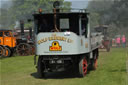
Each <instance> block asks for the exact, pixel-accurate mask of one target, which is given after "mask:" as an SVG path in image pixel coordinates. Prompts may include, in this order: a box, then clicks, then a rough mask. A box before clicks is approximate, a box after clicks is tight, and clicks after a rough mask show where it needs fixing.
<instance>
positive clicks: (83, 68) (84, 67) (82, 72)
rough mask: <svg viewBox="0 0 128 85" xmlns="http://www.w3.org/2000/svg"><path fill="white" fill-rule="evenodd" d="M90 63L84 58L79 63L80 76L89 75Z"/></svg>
mask: <svg viewBox="0 0 128 85" xmlns="http://www.w3.org/2000/svg"><path fill="white" fill-rule="evenodd" d="M87 68H88V63H87V60H86V58H85V57H84V58H82V59H81V60H80V62H79V76H80V77H84V76H85V75H86V74H87V71H88V69H87Z"/></svg>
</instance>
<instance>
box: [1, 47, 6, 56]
mask: <svg viewBox="0 0 128 85" xmlns="http://www.w3.org/2000/svg"><path fill="white" fill-rule="evenodd" d="M4 52H5V50H4V49H3V47H2V46H0V58H2V57H3V55H4Z"/></svg>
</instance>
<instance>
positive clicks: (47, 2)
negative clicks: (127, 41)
mask: <svg viewBox="0 0 128 85" xmlns="http://www.w3.org/2000/svg"><path fill="white" fill-rule="evenodd" d="M54 1H56V0H12V6H11V7H10V8H8V9H7V10H8V11H6V12H5V13H6V14H8V15H7V16H10V19H9V18H7V16H3V15H4V14H3V15H2V16H1V17H2V18H4V17H5V18H6V19H1V20H3V23H5V24H7V23H8V22H6V20H8V21H10V22H11V23H9V25H13V24H15V22H16V21H20V20H24V21H25V23H27V19H32V14H33V13H34V12H35V11H38V9H39V8H42V9H43V12H45V11H46V10H47V12H50V11H52V8H53V2H54ZM59 1H60V2H62V3H63V4H64V5H63V6H64V7H66V8H70V6H71V3H69V2H64V0H59ZM1 12H2V13H3V12H4V11H1ZM3 23H2V22H1V23H0V24H3ZM30 25H32V24H30V23H27V25H25V26H30Z"/></svg>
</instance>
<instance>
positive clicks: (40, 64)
mask: <svg viewBox="0 0 128 85" xmlns="http://www.w3.org/2000/svg"><path fill="white" fill-rule="evenodd" d="M44 70H45V66H44V63H43V57H42V56H39V58H38V64H37V73H38V76H39V78H43V77H45V73H44Z"/></svg>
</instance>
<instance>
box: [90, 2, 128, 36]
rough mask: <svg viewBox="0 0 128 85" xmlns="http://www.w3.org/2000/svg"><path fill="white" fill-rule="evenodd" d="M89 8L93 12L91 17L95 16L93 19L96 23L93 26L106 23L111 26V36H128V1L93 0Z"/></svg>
mask: <svg viewBox="0 0 128 85" xmlns="http://www.w3.org/2000/svg"><path fill="white" fill-rule="evenodd" d="M88 9H89V11H90V12H91V13H92V15H91V17H93V18H95V19H92V21H91V22H92V23H96V24H94V25H93V26H92V27H94V26H95V25H103V24H105V25H109V26H110V32H111V33H110V35H111V36H113V35H117V34H121V35H122V34H125V35H127V36H128V34H127V33H126V32H127V31H128V17H127V15H128V11H127V9H128V2H127V1H126V0H102V1H99V0H93V1H90V2H89V5H88ZM95 14H96V15H95ZM97 15H98V16H99V17H97ZM95 20H97V21H95ZM97 23H98V24H97Z"/></svg>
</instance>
